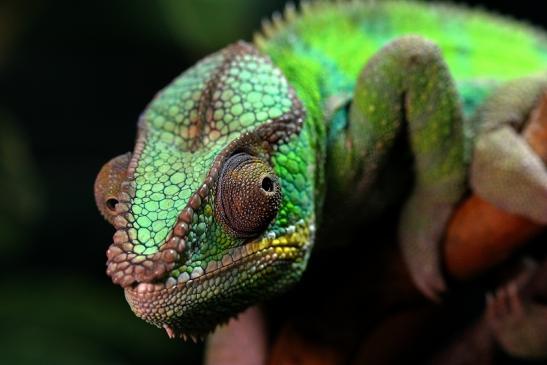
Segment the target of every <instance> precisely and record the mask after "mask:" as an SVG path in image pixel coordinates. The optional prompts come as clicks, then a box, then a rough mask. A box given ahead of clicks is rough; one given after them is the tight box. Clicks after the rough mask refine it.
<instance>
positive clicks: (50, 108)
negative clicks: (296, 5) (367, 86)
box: [0, 0, 547, 364]
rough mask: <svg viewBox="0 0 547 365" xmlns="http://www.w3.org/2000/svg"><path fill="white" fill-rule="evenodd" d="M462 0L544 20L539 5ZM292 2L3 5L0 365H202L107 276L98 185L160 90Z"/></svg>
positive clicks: (22, 1)
mask: <svg viewBox="0 0 547 365" xmlns="http://www.w3.org/2000/svg"><path fill="white" fill-rule="evenodd" d="M451 2H456V3H459V2H462V1H454V0H452V1H451ZM465 3H468V4H473V5H476V4H479V5H482V6H483V7H485V8H487V9H490V10H494V11H497V12H499V13H503V14H509V15H512V16H513V17H516V18H519V19H524V20H528V21H529V22H531V23H534V24H536V25H540V26H543V27H544V28H545V27H547V20H545V19H546V18H545V16H544V13H543V12H540V11H538V10H537V9H534V7H533V2H531V1H530V2H529V3H527V2H525V1H519V2H514V1H494V0H492V1H465ZM283 5H284V1H283V0H268V1H257V0H226V1H220V0H218V1H213V0H193V1H187V0H179V1H177V0H161V1H154V2H152V1H121V0H111V1H85V2H75V1H69V0H57V1H39V0H0V192H1V194H0V273H1V274H0V363H2V364H36V363H42V364H146V363H150V362H152V363H155V362H157V360H159V359H161V361H162V362H165V363H184V364H198V363H200V361H201V356H202V355H201V353H202V345H193V344H186V343H182V342H181V341H169V340H168V339H167V336H166V335H165V333H164V331H162V330H158V329H157V328H155V327H152V326H150V325H147V324H146V323H144V322H143V321H141V320H139V319H137V318H136V317H135V316H134V315H133V314H132V312H131V311H130V309H129V307H128V305H127V303H126V302H125V299H124V297H123V293H122V291H121V290H120V288H119V287H116V286H114V285H112V284H111V282H110V279H109V278H108V277H107V276H106V274H105V261H106V257H105V251H106V248H107V247H108V245H109V243H110V242H111V238H112V233H113V229H112V228H111V227H110V226H109V224H107V223H106V222H105V221H103V219H102V217H101V216H100V215H99V213H98V212H97V210H96V207H95V204H94V200H93V181H94V179H95V175H96V173H97V172H98V171H99V169H100V167H101V166H102V164H103V163H104V162H106V161H107V160H109V159H110V158H112V157H114V156H116V155H118V154H121V153H124V152H127V151H130V150H132V148H133V142H134V138H135V132H136V128H135V126H136V121H137V118H138V116H139V114H140V112H141V111H142V110H143V108H144V107H145V105H146V104H147V102H148V101H149V100H150V99H151V98H152V96H153V95H154V94H155V93H156V91H158V90H159V89H160V88H162V87H163V86H165V85H166V84H167V83H168V82H169V81H170V80H171V79H173V78H174V77H175V76H176V75H178V74H179V73H180V72H181V71H183V70H185V69H186V68H188V67H189V66H191V65H192V64H193V63H195V62H196V61H197V60H199V59H200V58H202V57H204V56H205V55H207V54H209V53H211V52H212V51H215V50H217V49H219V48H221V47H223V46H224V45H226V44H228V43H230V42H233V41H235V40H238V39H245V40H251V36H252V33H253V30H256V29H258V27H259V24H260V20H261V19H262V18H264V17H266V16H268V15H269V14H271V13H272V12H273V11H275V10H280V9H282V8H283Z"/></svg>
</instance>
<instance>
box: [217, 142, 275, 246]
mask: <svg viewBox="0 0 547 365" xmlns="http://www.w3.org/2000/svg"><path fill="white" fill-rule="evenodd" d="M280 204H281V187H280V186H279V179H278V177H277V175H276V174H275V172H274V171H273V169H272V168H271V167H270V165H269V164H268V163H266V162H265V161H263V160H261V159H259V158H257V157H254V156H251V155H249V154H247V153H237V154H235V155H233V156H231V157H230V158H229V159H228V160H227V161H226V162H225V163H224V166H223V169H222V171H221V173H220V176H219V181H218V187H217V193H216V199H215V214H216V216H217V218H218V219H219V220H220V221H221V222H223V223H224V224H225V225H226V226H227V227H228V228H229V229H230V231H231V232H232V233H233V234H234V235H235V236H236V237H239V238H248V237H254V236H257V235H259V234H260V233H262V232H263V231H264V230H265V229H266V227H268V225H269V224H270V223H271V221H272V220H273V219H274V218H275V216H276V215H277V212H278V210H279V206H280Z"/></svg>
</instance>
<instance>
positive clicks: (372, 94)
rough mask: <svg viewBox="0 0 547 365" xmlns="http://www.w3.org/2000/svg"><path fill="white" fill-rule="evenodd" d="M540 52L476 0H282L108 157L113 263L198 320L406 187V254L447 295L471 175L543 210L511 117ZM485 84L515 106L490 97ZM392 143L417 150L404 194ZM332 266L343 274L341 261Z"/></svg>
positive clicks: (531, 85) (147, 297)
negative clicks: (473, 1)
mask: <svg viewBox="0 0 547 365" xmlns="http://www.w3.org/2000/svg"><path fill="white" fill-rule="evenodd" d="M545 65H547V38H546V34H545V33H544V32H543V31H541V30H539V29H536V28H534V27H533V26H530V25H527V24H524V23H521V22H517V21H515V20H512V19H509V18H505V17H502V16H499V15H493V14H490V13H487V12H485V11H482V10H476V9H470V8H465V7H459V6H455V5H443V4H430V3H428V4H426V3H419V2H411V1H409V2H406V1H381V2H380V1H378V2H372V1H369V2H367V1H362V2H359V1H351V2H312V3H307V2H304V3H302V4H301V6H300V7H299V8H298V9H297V8H296V7H294V6H292V5H288V6H287V7H286V9H285V11H284V13H283V14H282V15H281V14H274V16H273V18H272V20H271V21H269V20H268V21H265V22H264V24H263V27H262V30H261V31H259V32H258V33H256V34H255V36H254V40H253V42H252V43H249V42H244V41H238V42H236V43H234V44H231V45H228V46H227V47H226V48H224V49H221V50H219V51H217V52H216V53H213V54H212V55H209V56H207V57H205V58H204V59H203V60H201V61H199V62H198V63H197V64H196V65H194V66H193V67H191V68H190V69H188V70H186V71H185V72H183V73H182V74H181V75H180V76H178V77H177V78H175V79H174V80H173V81H172V82H171V83H170V84H169V85H167V86H166V87H165V88H164V89H162V90H161V91H160V92H159V93H157V94H156V96H155V97H154V98H153V99H152V101H151V102H150V103H149V105H148V106H147V107H146V109H145V110H144V112H143V113H142V114H141V116H140V118H139V121H138V133H137V138H136V143H135V147H134V150H133V152H132V153H126V154H124V155H121V156H118V157H116V158H114V159H112V160H111V161H109V162H108V163H107V164H106V165H104V167H103V168H102V169H101V171H100V172H99V175H98V176H97V179H96V182H95V197H96V202H97V205H98V207H99V210H100V211H101V213H102V214H103V215H104V217H105V218H106V219H107V220H108V221H109V222H110V223H112V224H113V226H114V227H115V230H116V231H115V234H114V236H113V242H112V244H111V245H110V247H109V248H108V250H107V274H108V275H109V276H110V277H111V279H112V281H113V282H114V283H115V284H118V285H120V286H121V287H122V288H123V290H124V293H125V298H126V299H127V302H128V303H129V305H130V307H131V309H132V310H133V312H134V313H135V314H136V315H137V316H138V317H140V318H142V319H143V320H145V321H147V322H149V323H151V324H153V325H155V326H157V327H159V328H164V329H165V330H166V332H167V334H168V335H169V337H184V338H186V337H188V336H190V337H201V336H204V335H206V334H207V333H209V332H211V331H213V330H214V329H215V327H216V326H217V325H219V324H221V323H225V322H226V321H227V320H228V319H230V318H232V317H234V316H236V315H237V314H238V313H240V312H242V311H243V310H244V309H246V308H248V307H249V306H251V305H254V304H256V303H259V302H262V301H264V300H266V299H268V298H271V297H272V296H275V295H279V294H280V293H282V292H284V291H286V290H287V289H288V288H290V287H292V286H293V285H294V284H295V283H297V282H299V280H300V279H301V277H302V275H303V273H304V272H305V270H306V265H307V263H308V260H309V258H310V255H311V252H312V250H313V248H314V246H318V247H319V246H320V245H331V244H332V245H336V244H337V242H336V241H337V240H336V239H335V238H334V239H329V240H328V242H327V240H325V239H322V237H326V236H325V234H324V231H325V229H326V228H325V227H329V229H333V230H334V233H335V234H334V235H330V236H329V237H336V236H337V235H338V234H339V235H340V236H343V234H344V232H346V231H349V230H350V228H351V227H350V225H352V226H353V228H355V227H358V228H359V227H361V228H360V229H359V232H362V233H360V235H362V237H361V238H363V239H364V240H365V241H366V230H367V228H366V223H367V217H368V216H370V215H374V214H376V209H381V207H382V204H384V203H385V202H389V201H392V200H393V201H395V200H397V201H398V200H400V199H402V201H403V202H402V207H401V211H400V216H399V222H398V227H399V228H398V237H399V238H398V241H399V246H400V249H401V251H402V254H403V257H404V261H405V264H406V265H407V267H408V271H409V273H410V275H411V277H412V279H413V281H414V283H415V284H416V286H417V287H418V288H419V289H420V290H421V291H422V292H423V293H424V295H425V296H427V297H429V298H432V299H436V298H438V297H439V295H441V294H442V293H443V292H444V291H445V290H446V278H445V277H444V274H443V271H442V270H443V268H442V262H441V260H440V254H439V251H440V242H441V240H442V237H443V233H444V228H445V226H446V224H447V221H448V220H449V218H450V216H451V214H452V212H453V210H454V207H455V205H456V204H457V203H458V202H459V201H460V200H461V199H462V196H463V195H464V194H465V193H466V191H468V190H469V189H473V190H474V191H475V192H476V193H478V194H479V195H480V196H481V197H483V198H484V199H486V200H488V201H490V202H492V203H493V204H495V205H497V206H501V207H503V209H506V210H508V211H511V212H512V213H517V214H521V215H523V216H526V217H529V218H530V219H532V220H534V221H537V222H540V223H545V222H547V214H545V213H546V212H547V199H546V196H547V173H546V172H545V169H544V167H543V164H542V163H541V161H540V159H539V158H538V157H537V156H536V155H535V154H534V153H533V151H532V150H531V149H530V148H527V146H526V143H525V142H524V141H523V139H522V138H521V136H520V135H519V134H518V128H517V127H515V122H518V121H522V120H524V119H525V116H526V114H527V112H528V111H529V110H530V109H531V108H532V107H533V106H534V104H535V102H536V100H537V99H538V98H539V97H540V95H541V94H542V92H543V91H544V90H545V89H546V86H545V85H546V84H547V81H546V80H547V77H546V75H545ZM502 86H503V87H502ZM500 90H501V91H500ZM496 96H497V97H496ZM487 99H488V100H498V103H499V107H500V108H499V110H503V112H496V111H497V109H496V106H497V104H495V103H494V104H495V105H493V106H492V105H490V107H489V109H488V110H487V111H489V112H484V110H483V111H482V112H479V110H482V109H480V107H481V105H482V104H484V103H485V100H487ZM508 101H511V103H509V102H508ZM490 104H492V102H490ZM506 106H507V107H506ZM517 124H518V123H517ZM401 141H403V142H402V143H400V142H401ZM401 146H403V147H401ZM393 154H395V155H401V156H403V155H404V156H410V159H409V164H410V166H409V169H410V170H411V172H412V184H411V187H410V188H409V189H407V190H409V191H408V192H405V194H403V195H404V196H402V195H401V193H399V191H401V188H402V187H401V186H400V185H401V181H399V179H397V178H391V179H388V181H382V183H381V184H379V181H378V180H379V178H378V176H380V174H381V172H382V171H384V170H385V169H389V168H390V166H389V156H392V155H393ZM470 171H471V172H472V174H471V176H470ZM396 173H397V171H395V175H390V176H396ZM379 185H381V186H379ZM402 190H404V189H402ZM378 202H380V203H379V204H378ZM340 249H344V250H348V254H351V247H341V248H340ZM364 264H366V259H364ZM325 273H326V274H327V275H339V276H340V280H346V279H344V277H343V275H344V263H343V262H333V263H332V266H331V267H325Z"/></svg>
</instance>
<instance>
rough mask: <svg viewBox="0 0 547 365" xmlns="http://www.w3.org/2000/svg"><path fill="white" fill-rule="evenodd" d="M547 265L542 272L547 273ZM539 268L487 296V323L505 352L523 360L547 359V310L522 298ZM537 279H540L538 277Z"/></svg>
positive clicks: (528, 299)
mask: <svg viewBox="0 0 547 365" xmlns="http://www.w3.org/2000/svg"><path fill="white" fill-rule="evenodd" d="M546 269H547V265H545V264H543V266H542V267H541V268H540V269H539V270H546ZM533 270H536V271H537V270H538V269H537V268H528V269H527V270H526V271H524V272H523V273H521V274H520V275H519V276H518V277H517V278H516V279H514V280H513V281H511V282H510V283H508V284H506V285H505V286H503V287H502V288H500V289H498V290H497V292H496V293H495V294H490V295H488V296H487V309H486V320H487V322H488V325H489V327H490V329H491V330H492V333H493V334H494V337H495V338H496V340H497V342H498V343H499V345H500V346H501V347H502V348H503V350H504V351H506V352H507V353H509V354H510V355H512V356H515V357H518V358H523V359H547V306H546V305H544V304H539V303H537V302H535V301H533V300H530V298H525V297H524V296H523V294H522V287H523V284H524V283H525V282H526V281H527V280H529V278H530V276H531V275H532V274H533ZM534 275H537V274H536V273H534Z"/></svg>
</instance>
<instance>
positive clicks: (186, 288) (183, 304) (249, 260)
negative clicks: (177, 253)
mask: <svg viewBox="0 0 547 365" xmlns="http://www.w3.org/2000/svg"><path fill="white" fill-rule="evenodd" d="M314 230H315V228H314V226H313V224H312V225H307V224H304V222H301V223H300V224H297V225H296V226H292V227H289V228H288V229H286V232H285V233H284V234H283V235H279V236H277V237H276V236H275V235H273V234H269V235H266V236H265V237H262V238H260V239H258V240H255V241H252V242H248V243H246V244H244V245H242V246H240V247H235V248H232V249H229V250H228V251H227V252H226V253H225V254H224V256H223V257H222V259H221V260H217V261H211V262H209V263H208V265H207V267H206V268H205V269H203V268H201V267H196V268H194V269H193V270H192V272H191V273H188V272H186V271H185V272H182V273H180V274H179V275H178V277H177V278H176V279H175V278H174V277H173V276H169V277H168V278H166V279H165V280H163V281H158V282H142V283H138V284H136V285H132V286H128V287H126V288H125V297H126V299H127V302H128V303H129V305H130V307H131V309H132V310H133V312H134V313H135V314H136V315H137V316H138V317H140V318H142V319H143V320H145V321H147V322H149V323H151V324H153V325H155V326H157V327H164V328H165V329H166V330H167V333H168V334H169V336H170V337H173V336H175V335H180V336H182V335H183V333H184V334H194V333H198V334H202V333H204V332H208V331H210V330H212V329H214V327H215V325H216V324H218V323H219V322H222V321H223V320H227V318H224V317H222V316H220V315H219V314H210V313H208V314H204V313H203V312H204V310H203V308H207V307H210V306H208V305H207V303H208V302H209V301H213V302H214V301H216V300H218V301H221V302H222V301H223V300H225V301H226V302H227V303H229V304H230V305H231V303H230V302H231V297H230V296H231V295H233V291H234V290H236V289H234V288H236V287H238V285H240V284H241V283H245V284H244V285H247V284H249V283H250V282H252V281H253V280H254V279H253V277H254V276H255V275H263V273H265V272H267V271H268V270H269V269H271V267H272V266H275V265H282V264H287V265H290V264H292V263H294V262H299V261H301V260H304V259H305V257H306V255H307V253H308V252H309V247H310V245H311V242H312V240H311V235H312V234H313V232H314ZM219 298H222V299H219ZM247 301H248V302H249V303H244V306H243V307H242V308H241V309H243V308H244V307H245V306H247V305H249V304H250V302H251V301H252V298H248V299H247ZM236 302H238V304H241V303H242V300H241V298H239V300H237V301H236ZM196 322H197V323H199V325H196V324H195V323H196ZM208 322H210V323H208Z"/></svg>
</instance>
